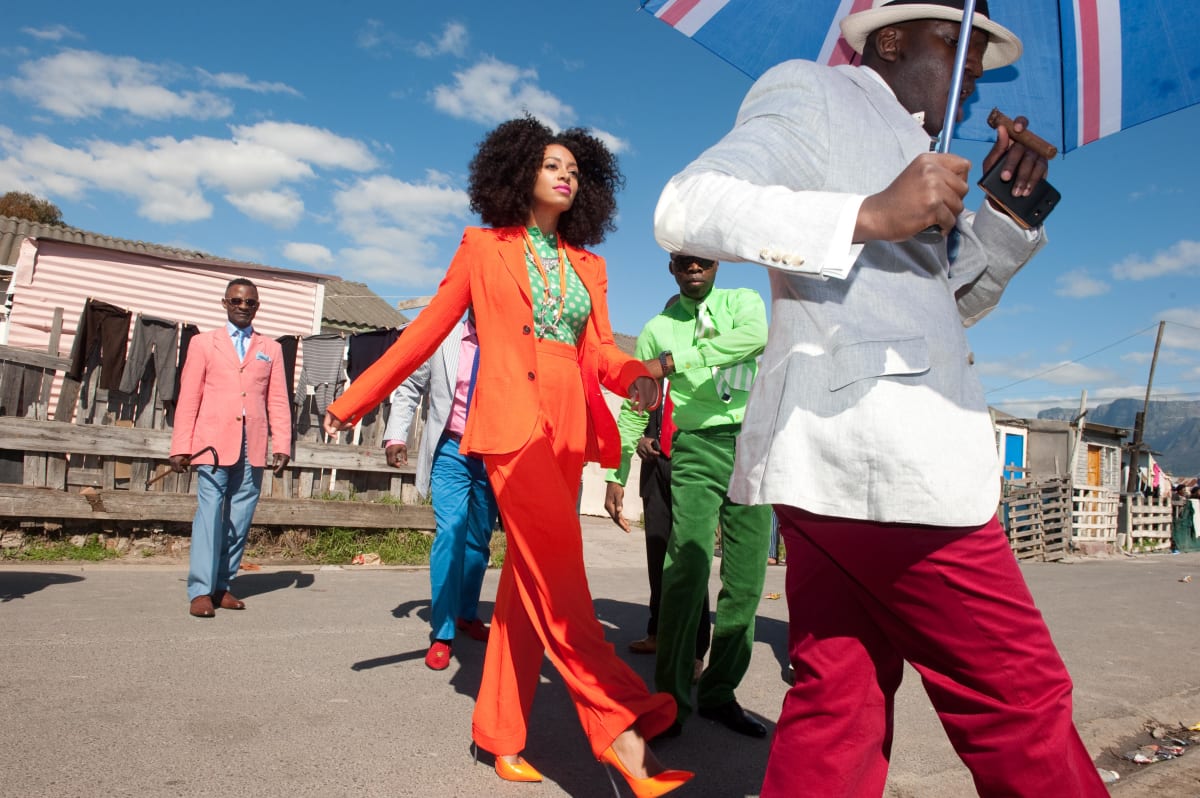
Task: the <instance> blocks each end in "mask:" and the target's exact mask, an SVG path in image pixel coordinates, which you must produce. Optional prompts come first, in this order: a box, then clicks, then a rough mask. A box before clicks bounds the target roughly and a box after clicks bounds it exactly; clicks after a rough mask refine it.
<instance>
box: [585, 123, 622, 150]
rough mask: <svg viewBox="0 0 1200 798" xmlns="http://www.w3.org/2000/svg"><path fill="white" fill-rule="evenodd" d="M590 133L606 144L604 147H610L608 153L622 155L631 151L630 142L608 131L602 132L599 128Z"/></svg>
mask: <svg viewBox="0 0 1200 798" xmlns="http://www.w3.org/2000/svg"><path fill="white" fill-rule="evenodd" d="M588 132H589V133H591V134H592V135H593V136H595V137H596V138H598V139H600V141H602V142H604V146H605V147H608V151H609V152H611V153H613V154H614V155H620V154H621V153H623V152H628V151H629V146H630V145H629V142H628V141H626V140H625V139H623V138H621V137H620V136H618V135H616V134H615V133H609V132H608V131H607V130H601V129H600V128H598V127H594V128H591V129H590V130H588Z"/></svg>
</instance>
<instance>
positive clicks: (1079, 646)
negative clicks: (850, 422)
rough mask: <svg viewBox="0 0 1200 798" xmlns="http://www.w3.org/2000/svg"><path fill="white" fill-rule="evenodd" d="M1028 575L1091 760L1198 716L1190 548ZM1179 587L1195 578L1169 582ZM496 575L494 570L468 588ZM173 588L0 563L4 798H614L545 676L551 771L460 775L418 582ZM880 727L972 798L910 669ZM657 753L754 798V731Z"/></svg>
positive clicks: (460, 673)
mask: <svg viewBox="0 0 1200 798" xmlns="http://www.w3.org/2000/svg"><path fill="white" fill-rule="evenodd" d="M585 521H586V523H585V532H584V534H585V551H586V557H587V561H588V568H589V575H590V582H591V587H592V592H593V595H594V597H595V603H596V613H597V615H598V617H599V618H600V620H601V621H602V622H603V623H604V624H605V626H606V627H607V628H608V630H609V636H610V639H611V640H612V642H613V643H614V645H616V647H617V650H618V652H620V653H621V655H622V656H625V657H626V658H627V659H628V660H629V661H630V662H631V663H632V664H633V666H634V667H635V668H636V669H637V670H638V671H639V673H641V674H642V676H643V677H644V678H646V679H647V680H648V681H651V680H652V667H653V662H652V659H651V658H649V657H645V656H641V657H639V656H636V655H632V654H626V653H625V644H626V643H627V642H629V641H630V640H633V639H636V638H639V637H641V636H642V632H643V629H644V624H645V610H644V603H645V601H646V598H647V594H648V589H647V586H646V582H645V576H644V568H645V566H644V560H643V551H642V545H641V538H640V535H638V534H637V533H636V531H635V534H634V535H630V536H626V535H624V534H622V533H621V532H620V531H619V530H617V529H616V528H615V527H614V526H613V525H612V524H611V523H610V522H608V521H605V520H601V519H585ZM1024 570H1025V574H1026V577H1027V579H1028V581H1029V583H1030V586H1031V587H1032V589H1033V592H1034V594H1035V596H1036V598H1037V600H1038V603H1039V606H1040V607H1041V608H1042V611H1043V613H1044V614H1045V615H1046V618H1047V621H1048V622H1049V624H1050V628H1051V631H1052V632H1053V634H1054V636H1055V639H1056V641H1057V642H1058V645H1059V647H1060V649H1061V651H1062V653H1063V656H1064V658H1065V659H1066V661H1067V664H1068V666H1069V667H1070V669H1071V672H1072V675H1073V677H1074V679H1075V684H1076V692H1075V701H1076V718H1077V722H1078V724H1079V727H1080V731H1081V734H1082V735H1083V739H1084V742H1085V743H1086V744H1087V745H1088V748H1089V750H1090V751H1091V752H1092V753H1093V754H1094V755H1095V756H1097V757H1102V756H1104V755H1105V754H1106V752H1107V753H1108V754H1109V755H1111V754H1112V753H1114V752H1116V753H1120V750H1119V749H1121V748H1122V747H1123V746H1125V745H1126V744H1127V742H1128V741H1129V740H1131V739H1132V738H1133V737H1134V736H1135V735H1136V734H1137V733H1138V732H1139V731H1141V728H1142V724H1143V722H1144V721H1146V720H1147V719H1157V720H1159V721H1161V722H1163V723H1165V724H1169V725H1178V724H1187V725H1190V724H1192V723H1196V722H1197V721H1200V671H1198V669H1197V665H1196V663H1197V662H1198V661H1200V626H1198V625H1197V623H1196V616H1195V615H1194V614H1193V613H1198V612H1200V554H1185V555H1177V556H1165V555H1160V556H1148V557H1141V558H1136V559H1131V558H1119V559H1105V560H1087V561H1079V562H1076V563H1072V564H1030V565H1027V566H1025V569H1024ZM1189 574H1195V580H1194V581H1191V582H1183V581H1180V580H1181V579H1182V578H1183V577H1184V576H1187V575H1189ZM497 575H498V574H497V573H496V572H494V571H493V572H490V573H489V574H488V578H487V582H486V583H485V586H484V596H485V597H490V596H492V595H494V592H495V585H496V578H497ZM185 577H186V563H185V562H183V561H179V562H177V563H170V564H162V563H161V562H158V563H153V564H150V563H143V562H133V563H121V564H107V563H103V564H95V565H92V564H79V563H57V564H50V565H30V564H4V565H0V719H2V720H0V757H2V759H0V761H2V762H3V765H0V796H4V797H5V798H8V797H9V796H11V797H12V798H37V797H39V796H45V797H46V798H51V797H53V798H66V797H67V796H86V797H88V798H91V796H130V797H132V798H150V797H154V798H158V796H188V797H190V796H220V798H230V796H234V797H236V796H254V797H255V798H284V796H287V797H288V798H299V797H300V796H322V798H329V797H330V796H334V797H336V796H389V798H391V797H393V796H428V795H439V796H481V795H487V796H493V797H494V798H507V796H519V797H520V798H534V797H535V796H536V798H549V797H550V796H560V795H571V796H577V797H578V798H601V796H609V795H611V794H612V788H611V787H610V786H609V783H608V779H607V778H606V776H605V774H604V771H603V769H602V768H601V766H600V765H598V764H596V763H595V761H594V760H592V759H591V757H590V755H589V752H588V750H587V746H586V743H585V741H584V738H583V735H582V733H581V732H580V730H579V726H578V721H577V719H576V717H575V715H574V711H573V710H572V708H571V705H570V703H569V702H568V700H567V696H566V692H565V690H564V689H563V687H562V684H561V682H560V680H559V678H558V676H557V674H556V673H555V672H554V671H553V669H552V668H550V667H549V666H547V667H546V668H545V669H544V670H543V678H542V686H541V688H540V689H539V691H538V695H537V699H536V701H535V703H534V709H533V728H532V729H531V733H530V739H529V744H528V747H527V749H526V754H527V756H528V757H529V759H530V760H531V761H532V762H533V763H534V764H536V765H537V767H538V768H539V769H541V770H542V772H543V773H544V774H545V775H546V777H547V779H548V780H547V782H545V783H543V784H541V785H524V784H509V783H505V782H501V781H500V780H499V779H497V778H496V776H495V775H494V773H493V772H492V770H491V768H490V767H489V766H488V765H486V764H483V763H479V764H475V763H473V760H472V755H471V750H470V716H471V707H472V699H473V697H474V694H475V690H476V687H477V685H478V680H479V675H480V667H481V663H482V659H483V650H484V647H483V644H481V643H476V642H474V641H471V640H468V639H465V638H460V639H459V641H458V642H457V644H456V646H455V649H454V662H453V664H452V665H451V667H450V668H449V669H448V670H446V671H442V672H433V671H430V670H428V669H426V668H425V667H424V665H423V663H422V658H423V656H424V652H425V648H426V647H427V645H428V624H427V619H428V609H429V607H428V596H429V587H428V574H427V572H426V571H425V570H424V569H418V568H378V567H351V566H345V567H344V568H329V567H326V568H319V567H266V568H263V570H261V571H258V572H244V573H243V575H242V576H240V577H239V578H238V580H237V582H236V583H235V586H234V590H235V592H236V594H237V595H238V596H239V597H242V598H244V599H245V600H246V602H247V604H248V609H247V610H246V611H245V612H231V611H218V613H217V617H216V618H215V619H213V620H198V619H194V618H191V617H190V616H188V614H187V611H186V610H187V601H186V597H185V584H184V580H185ZM783 578H784V569H783V568H770V569H769V571H768V574H767V587H766V591H765V592H766V594H767V595H768V596H769V595H770V594H772V593H782V592H783ZM714 585H715V582H714ZM490 611H491V605H490V603H487V604H485V606H484V614H485V617H486V615H487V614H490ZM786 618H787V608H786V605H785V603H784V601H783V600H782V599H778V600H776V599H771V598H766V597H764V599H763V601H762V602H761V606H760V610H759V624H758V632H757V639H756V643H755V651H754V659H753V661H752V663H751V668H750V672H749V674H748V675H747V677H746V679H745V681H744V683H743V685H742V688H741V689H740V691H739V694H738V697H739V700H740V701H741V703H742V704H743V705H744V706H745V707H747V708H748V709H750V710H751V711H754V712H757V713H759V714H760V715H762V716H763V717H764V718H766V719H768V720H774V718H775V717H776V716H777V715H778V711H779V706H780V702H781V700H782V698H783V693H784V691H785V690H786V684H785V683H784V682H783V679H782V676H781V675H782V672H783V670H784V669H785V663H786V653H785V637H786ZM896 725H897V732H896V745H895V752H894V756H893V766H892V770H891V778H890V780H889V785H888V790H887V795H888V796H889V797H890V798H902V797H903V798H910V797H911V798H917V797H918V796H919V797H920V798H962V796H968V795H973V794H974V790H973V789H972V787H971V782H970V778H969V776H968V775H967V772H966V770H965V769H964V768H963V767H962V765H961V764H959V762H958V760H957V759H956V758H955V756H954V754H953V751H952V750H951V748H950V746H949V744H948V743H947V742H946V740H945V736H944V734H943V733H942V731H941V728H940V727H939V726H938V724H937V721H936V719H935V717H934V714H933V711H932V709H931V708H930V706H929V702H928V700H927V699H926V698H925V695H924V693H923V692H922V690H921V688H920V683H919V680H918V679H917V678H916V674H915V673H914V672H912V671H910V672H909V673H908V674H907V676H906V679H905V684H904V686H903V688H902V689H901V693H900V695H899V696H898V705H897V724H896ZM1029 744H1030V745H1037V744H1039V741H1037V740H1030V741H1029ZM656 749H657V750H658V752H659V755H660V757H661V758H662V759H663V761H664V762H666V763H667V764H668V765H670V766H673V767H683V768H689V769H692V770H695V771H697V773H698V774H699V775H698V776H697V778H696V780H695V781H694V782H692V783H691V784H689V785H688V786H687V787H685V788H684V789H681V790H680V791H679V793H678V794H679V795H680V796H681V798H682V796H696V797H697V798H699V797H700V796H713V797H714V798H716V797H718V796H719V797H720V798H727V797H728V796H754V795H757V794H758V788H759V783H760V782H761V778H762V773H763V770H764V766H765V762H766V756H767V742H766V741H761V740H751V739H748V738H742V737H738V736H736V735H734V734H732V733H730V732H728V731H727V730H725V729H724V728H722V727H719V726H716V725H714V724H712V723H710V722H708V721H705V720H703V719H700V718H698V717H696V718H693V719H692V720H690V721H689V722H688V724H687V726H686V727H685V730H684V734H683V736H681V737H680V738H678V739H674V740H668V741H664V742H662V743H660V744H656ZM827 754H828V752H825V751H813V752H811V755H812V756H824V755H827ZM1144 767H1145V769H1144V770H1141V771H1139V772H1136V773H1133V774H1126V775H1125V776H1124V777H1123V778H1122V779H1121V780H1120V781H1118V782H1117V784H1116V785H1115V786H1114V787H1113V790H1112V791H1113V794H1114V795H1116V796H1119V798H1138V797H1140V796H1151V795H1153V796H1156V798H1185V797H1186V798H1195V796H1200V750H1196V751H1194V752H1190V753H1189V754H1188V755H1185V756H1184V757H1182V758H1180V759H1178V760H1175V761H1170V762H1164V763H1160V764H1155V765H1149V766H1144ZM622 789H623V790H624V788H622ZM623 794H625V793H624V792H623ZM797 795H803V793H802V792H798V793H797Z"/></svg>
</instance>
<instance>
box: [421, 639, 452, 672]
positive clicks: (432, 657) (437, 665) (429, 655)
mask: <svg viewBox="0 0 1200 798" xmlns="http://www.w3.org/2000/svg"><path fill="white" fill-rule="evenodd" d="M425 667H427V668H429V670H431V671H444V670H446V668H448V667H450V646H449V645H448V644H446V643H443V642H442V641H441V640H434V641H433V645H432V646H430V647H429V651H427V652H426V653H425Z"/></svg>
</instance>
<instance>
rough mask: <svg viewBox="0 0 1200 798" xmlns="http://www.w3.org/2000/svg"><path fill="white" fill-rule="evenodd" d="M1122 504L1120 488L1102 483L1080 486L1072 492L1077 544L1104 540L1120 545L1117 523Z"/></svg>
mask: <svg viewBox="0 0 1200 798" xmlns="http://www.w3.org/2000/svg"><path fill="white" fill-rule="evenodd" d="M1120 506H1121V494H1120V493H1119V492H1118V491H1115V490H1110V489H1109V488H1102V487H1100V486H1098V485H1077V486H1075V489H1074V491H1073V492H1072V501H1071V527H1072V533H1073V534H1072V537H1073V540H1074V541H1075V543H1076V544H1079V543H1082V542H1100V543H1103V544H1105V546H1106V547H1114V548H1115V547H1116V545H1117V522H1118V516H1119V509H1120Z"/></svg>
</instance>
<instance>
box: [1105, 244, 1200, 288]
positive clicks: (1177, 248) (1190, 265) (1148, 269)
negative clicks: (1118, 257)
mask: <svg viewBox="0 0 1200 798" xmlns="http://www.w3.org/2000/svg"><path fill="white" fill-rule="evenodd" d="M1172 274H1183V275H1187V276H1189V277H1195V276H1197V275H1200V241H1188V240H1186V239H1185V240H1183V241H1178V242H1176V243H1175V244H1174V245H1173V246H1171V247H1170V248H1168V249H1164V250H1160V251H1159V252H1157V253H1155V255H1154V257H1153V258H1151V259H1150V260H1142V259H1140V258H1137V257H1134V256H1131V257H1128V258H1126V259H1125V260H1123V261H1121V262H1120V263H1118V264H1117V265H1116V266H1113V267H1112V275H1113V277H1115V278H1116V279H1118V280H1149V279H1151V278H1154V277H1165V276H1168V275H1172Z"/></svg>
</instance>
